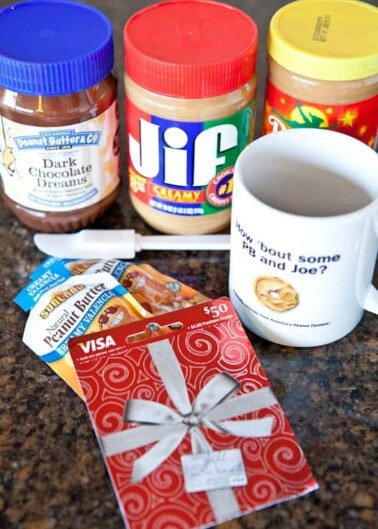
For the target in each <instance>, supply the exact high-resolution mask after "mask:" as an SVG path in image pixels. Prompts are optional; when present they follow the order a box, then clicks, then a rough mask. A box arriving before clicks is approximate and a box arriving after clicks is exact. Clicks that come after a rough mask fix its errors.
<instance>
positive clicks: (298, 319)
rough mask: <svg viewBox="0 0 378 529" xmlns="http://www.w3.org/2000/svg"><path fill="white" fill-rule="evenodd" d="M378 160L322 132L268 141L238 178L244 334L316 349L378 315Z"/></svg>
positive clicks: (236, 224) (237, 294) (234, 225)
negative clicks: (366, 316)
mask: <svg viewBox="0 0 378 529" xmlns="http://www.w3.org/2000/svg"><path fill="white" fill-rule="evenodd" d="M377 232H378V155H377V153H376V152H375V151H374V150H373V149H371V148H370V147H368V146H367V145H365V144H363V143H362V142H360V141H359V140H357V139H354V138H351V137H349V136H347V135H345V134H341V133H339V132H334V131H330V130H325V129H291V130H287V131H281V132H277V133H273V134H269V135H267V136H263V137H261V138H258V139H257V140H255V141H253V142H252V143H251V144H250V145H248V146H247V147H246V148H245V149H244V151H243V152H242V153H241V154H240V156H239V158H238V160H237V162H236V165H235V172H234V190H233V202H232V218H231V252H230V278H229V289H230V298H231V300H232V302H233V304H234V306H235V308H236V310H237V312H238V314H239V316H240V318H241V320H242V322H243V323H244V324H245V326H246V327H248V328H249V329H250V330H251V331H253V332H254V333H255V334H257V335H259V336H261V337H263V338H265V339H267V340H269V341H271V342H274V343H278V344H282V345H290V346H295V347H310V346H318V345H324V344H327V343H331V342H334V341H336V340H338V339H340V338H342V337H343V336H345V335H347V334H348V333H349V332H350V331H352V330H353V329H354V328H355V327H356V325H357V324H358V323H359V322H360V320H361V318H362V315H363V311H364V309H366V310H369V311H371V312H374V313H375V314H377V311H378V293H377V290H376V289H375V288H374V287H373V286H372V278H373V275H374V268H375V262H376V257H377V249H378V243H377Z"/></svg>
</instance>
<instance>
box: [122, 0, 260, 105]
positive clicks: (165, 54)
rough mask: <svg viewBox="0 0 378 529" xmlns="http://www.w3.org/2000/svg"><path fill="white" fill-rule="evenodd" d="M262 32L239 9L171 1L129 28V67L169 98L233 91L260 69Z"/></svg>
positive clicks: (147, 86) (147, 12)
mask: <svg viewBox="0 0 378 529" xmlns="http://www.w3.org/2000/svg"><path fill="white" fill-rule="evenodd" d="M257 40H258V30H257V26H256V24H255V22H254V21H253V19H252V18H251V17H250V16H248V15H247V14H246V13H244V12H243V11H241V10H240V9H237V8H236V7H233V6H230V5H227V4H224V3H220V2H212V1H202V0H171V1H169V2H167V1H165V2H160V3H157V4H153V5H151V6H148V7H146V8H144V9H142V10H140V11H138V12H136V13H135V14H134V15H133V16H132V17H131V18H130V19H129V20H128V21H127V23H126V25H125V28H124V52H125V70H126V73H127V75H128V76H129V77H130V78H131V79H132V80H133V81H134V82H135V83H136V84H137V85H139V86H141V87H143V88H145V89H147V90H150V91H152V92H156V93H159V94H162V95H166V96H174V97H185V98H200V97H214V96H219V95H221V94H226V93H228V92H232V91H233V90H236V89H237V88H239V87H241V86H243V85H244V84H245V83H246V82H247V81H248V80H249V79H250V78H251V77H252V76H253V74H254V72H255V69H256V51H257Z"/></svg>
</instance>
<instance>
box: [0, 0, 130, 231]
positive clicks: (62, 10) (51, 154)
mask: <svg viewBox="0 0 378 529" xmlns="http://www.w3.org/2000/svg"><path fill="white" fill-rule="evenodd" d="M113 65H114V51H113V30H112V26H111V23H110V21H109V20H108V18H107V17H106V16H105V15H104V14H103V13H102V12H101V11H99V10H97V9H96V8H94V7H91V6H88V5H85V4H81V3H77V2H73V1H70V0H29V1H24V2H19V3H15V4H13V5H9V6H7V7H5V8H3V9H2V10H1V11H0V174H1V181H2V186H1V193H2V196H3V199H4V202H5V204H6V205H7V206H8V208H9V209H10V210H11V211H12V212H13V213H14V214H15V216H16V217H17V218H18V219H19V220H20V221H21V222H22V223H23V224H25V225H26V226H28V227H30V228H33V229H36V230H42V231H51V232H64V231H73V230H76V229H79V228H83V227H85V226H88V225H89V224H91V223H93V222H94V221H95V220H96V219H97V218H99V217H100V216H102V215H103V214H104V213H105V211H107V210H108V208H109V207H110V206H111V205H112V204H113V203H114V201H115V200H116V198H117V196H118V192H119V187H120V175H119V137H118V136H119V121H118V109H117V78H116V76H115V74H114V72H113Z"/></svg>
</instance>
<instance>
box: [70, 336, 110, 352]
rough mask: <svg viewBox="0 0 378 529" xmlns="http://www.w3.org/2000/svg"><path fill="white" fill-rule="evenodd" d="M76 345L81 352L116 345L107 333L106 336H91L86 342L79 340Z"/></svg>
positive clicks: (100, 349) (94, 350)
mask: <svg viewBox="0 0 378 529" xmlns="http://www.w3.org/2000/svg"><path fill="white" fill-rule="evenodd" d="M78 345H79V347H80V349H81V350H82V351H83V353H85V354H88V353H95V352H97V351H103V350H104V349H108V348H109V347H111V346H112V345H116V341H115V340H114V338H113V337H112V336H111V335H110V334H107V335H106V336H99V337H98V338H91V339H90V340H87V341H86V342H81V343H79V344H78Z"/></svg>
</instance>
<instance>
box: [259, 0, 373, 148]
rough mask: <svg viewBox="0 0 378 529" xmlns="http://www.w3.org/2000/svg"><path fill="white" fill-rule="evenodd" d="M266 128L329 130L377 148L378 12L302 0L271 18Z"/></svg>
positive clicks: (349, 0) (350, 0) (351, 1)
mask: <svg viewBox="0 0 378 529" xmlns="http://www.w3.org/2000/svg"><path fill="white" fill-rule="evenodd" d="M267 47H268V80H267V87H266V97H265V109H264V123H263V133H264V134H267V133H270V132H276V131H280V130H283V129H287V128H297V127H313V128H317V127H319V128H329V129H332V130H336V131H339V132H342V133H345V134H348V135H350V136H354V137H355V138H358V139H359V140H361V141H363V142H364V143H367V144H368V145H370V146H371V147H373V148H374V147H376V143H377V123H378V112H377V110H378V9H377V8H376V7H374V6H373V5H371V4H368V3H366V2H360V1H358V0H306V1H303V0H297V1H295V2H292V3H290V4H287V5H285V6H284V7H282V8H281V9H279V10H278V11H277V12H276V13H275V15H274V16H273V17H272V20H271V22H270V26H269V34H268V44H267Z"/></svg>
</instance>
